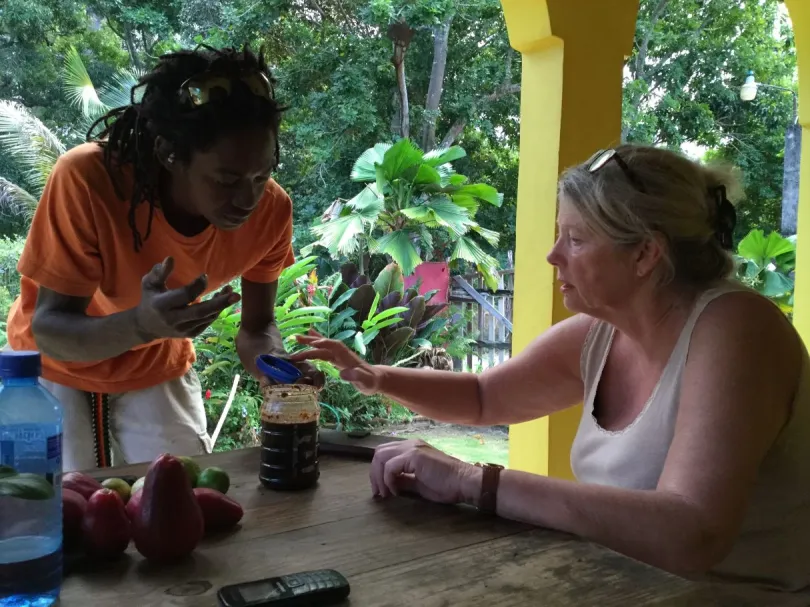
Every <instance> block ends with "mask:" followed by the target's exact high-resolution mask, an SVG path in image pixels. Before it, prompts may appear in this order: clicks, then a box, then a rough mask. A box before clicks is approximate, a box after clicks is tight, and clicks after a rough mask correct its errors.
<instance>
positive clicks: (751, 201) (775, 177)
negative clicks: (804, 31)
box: [623, 0, 796, 239]
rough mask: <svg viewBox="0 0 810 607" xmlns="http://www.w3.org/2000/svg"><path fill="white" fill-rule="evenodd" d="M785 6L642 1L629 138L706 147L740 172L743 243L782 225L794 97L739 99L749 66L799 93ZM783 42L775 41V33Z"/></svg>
mask: <svg viewBox="0 0 810 607" xmlns="http://www.w3.org/2000/svg"><path fill="white" fill-rule="evenodd" d="M779 5H780V2H779V1H778V0H761V1H758V2H739V0H712V1H711V2H704V1H703V0H669V1H666V0H664V1H661V0H642V1H641V3H640V10H639V16H638V25H637V32H636V39H635V44H634V46H633V53H632V55H631V57H630V59H629V61H628V63H627V68H628V73H629V79H628V81H627V82H626V85H625V88H624V115H623V125H624V128H623V138H624V140H626V141H631V142H632V141H635V142H643V143H656V144H661V145H667V146H673V147H679V146H681V145H683V144H685V143H687V142H691V143H695V144H698V145H701V146H705V147H706V148H708V156H709V158H710V159H713V160H723V161H727V162H729V163H731V164H733V165H735V166H737V167H739V168H740V169H741V170H742V174H743V178H744V183H743V186H744V188H745V199H744V200H742V201H740V202H739V204H738V205H737V214H738V225H737V232H736V238H737V239H739V238H741V237H742V236H744V235H745V234H747V233H748V232H749V231H750V230H752V229H754V228H758V229H762V230H765V231H771V230H774V229H779V227H780V218H781V197H782V165H783V158H782V156H783V152H784V145H785V129H786V127H787V125H788V124H790V122H791V113H792V103H793V101H792V98H791V95H790V93H787V92H781V91H774V90H764V89H763V90H761V91H760V93H759V94H758V95H757V98H756V99H755V100H754V101H752V102H743V101H741V100H740V96H739V93H740V86H741V85H742V83H743V81H744V79H745V76H746V74H747V72H748V70H753V71H754V73H755V75H756V79H757V80H758V81H760V82H765V83H770V84H777V85H783V86H786V87H789V88H794V87H795V81H794V78H795V74H796V52H795V47H794V43H793V36H792V32H791V31H790V27H789V25H788V24H787V23H786V21H784V17H783V13H781V12H780V10H779ZM775 29H776V30H777V31H779V33H780V35H779V37H774V30H775Z"/></svg>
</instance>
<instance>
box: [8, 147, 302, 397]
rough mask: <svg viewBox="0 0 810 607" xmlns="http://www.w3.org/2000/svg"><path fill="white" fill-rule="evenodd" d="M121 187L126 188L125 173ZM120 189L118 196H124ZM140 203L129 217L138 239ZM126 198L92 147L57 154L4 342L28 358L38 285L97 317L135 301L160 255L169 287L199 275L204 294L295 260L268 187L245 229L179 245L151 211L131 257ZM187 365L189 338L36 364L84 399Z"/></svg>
mask: <svg viewBox="0 0 810 607" xmlns="http://www.w3.org/2000/svg"><path fill="white" fill-rule="evenodd" d="M124 179H126V180H129V182H127V181H124V180H123V179H122V185H124V184H125V185H131V176H130V174H124ZM125 191H126V190H125ZM148 212H149V209H148V204H147V203H143V204H141V205H139V206H138V209H137V224H138V229H139V231H140V233H141V235H142V236H145V234H146V224H147V218H148ZM128 214H129V200H128V199H127V200H121V199H120V198H119V197H118V195H117V194H116V192H115V188H114V185H113V181H112V180H111V178H110V176H109V174H108V173H107V169H106V168H105V167H104V164H103V150H102V149H101V147H100V146H99V145H98V144H96V143H86V144H82V145H79V146H77V147H75V148H73V149H71V150H70V151H68V152H67V153H66V154H63V155H62V156H61V157H60V158H59V160H58V161H57V163H56V166H55V167H54V169H53V172H52V173H51V176H50V178H49V180H48V183H47V184H46V186H45V190H44V192H43V194H42V198H41V200H40V203H39V206H38V207H37V211H36V214H35V216H34V220H33V223H32V225H31V229H30V231H29V233H28V238H27V241H26V243H25V248H24V249H23V253H22V257H21V258H20V261H19V264H18V269H19V271H20V274H21V275H22V280H21V292H20V297H19V298H18V299H17V300H16V301H15V302H14V304H13V305H12V307H11V310H10V312H9V318H8V340H9V344H10V346H11V347H12V348H13V349H15V350H36V349H37V346H36V342H35V341H34V336H33V333H32V330H31V319H32V317H33V313H34V305H35V303H36V299H37V291H38V288H39V286H40V285H41V286H43V287H46V288H48V289H51V290H53V291H57V292H59V293H62V294H64V295H70V296H75V297H92V299H91V302H90V305H89V307H88V309H87V314H88V315H90V316H105V315H109V314H113V313H116V312H121V311H124V310H128V309H130V308H132V307H134V306H136V305H137V304H138V302H139V301H140V298H141V278H142V277H143V276H144V275H145V274H147V273H148V272H149V270H150V269H151V268H152V267H153V266H154V265H155V264H157V263H160V262H161V261H163V260H164V259H165V258H166V257H168V256H172V257H174V261H175V267H174V271H173V272H172V274H171V276H169V279H168V281H167V285H166V286H167V287H168V288H169V289H173V288H176V287H180V286H182V285H185V284H188V283H189V282H191V281H192V280H194V279H195V278H196V277H197V276H199V275H200V274H202V273H203V272H205V273H207V274H208V289H207V291H206V293H211V292H213V291H216V290H218V289H220V288H221V287H222V286H224V285H225V284H227V283H228V282H230V281H231V280H233V279H234V278H237V277H240V276H241V277H244V278H246V279H247V280H250V281H252V282H259V283H267V282H273V281H275V280H276V279H277V278H278V277H279V275H280V274H281V272H282V270H283V269H284V268H286V267H287V266H289V265H291V264H292V263H293V262H294V257H293V250H292V230H293V226H292V202H291V200H290V197H289V196H288V195H287V193H286V192H285V191H284V190H283V189H282V188H281V186H279V185H278V184H277V183H276V182H275V181H273V180H270V181H268V183H267V187H266V189H265V194H264V197H263V198H262V200H261V201H260V203H259V206H258V207H257V209H256V211H255V212H254V213H253V215H251V216H250V218H249V219H248V220H247V222H246V223H245V224H244V225H242V226H241V227H239V228H238V229H236V230H234V231H223V230H218V229H216V228H214V227H213V226H209V227H208V228H206V229H205V230H204V231H203V232H202V233H200V234H198V235H196V236H191V237H185V236H182V235H181V234H179V233H178V232H176V231H175V230H174V229H173V228H172V227H171V226H170V225H169V224H168V222H167V221H166V219H165V218H164V216H163V214H162V213H161V211H160V209H156V210H155V214H154V219H153V221H152V231H151V234H150V236H149V238H148V239H147V240H146V241H145V242H144V243H143V246H142V247H141V251H140V252H138V253H136V252H135V249H134V246H133V239H132V231H131V230H130V227H129V221H128ZM194 360H195V352H194V348H193V346H192V343H191V340H189V339H161V340H157V341H154V342H150V343H148V344H145V345H143V346H139V347H137V348H134V349H133V350H130V351H128V352H125V353H123V354H121V355H119V356H117V357H115V358H112V359H109V360H102V361H97V362H63V361H57V360H53V359H50V358H49V357H46V356H43V357H42V367H43V377H45V379H48V380H50V381H53V382H56V383H59V384H62V385H64V386H69V387H71V388H76V389H79V390H84V391H88V392H104V393H107V394H115V393H120V392H128V391H132V390H140V389H143V388H148V387H151V386H155V385H157V384H160V383H162V382H164V381H167V380H170V379H174V378H177V377H181V376H182V375H183V374H185V373H186V372H187V371H188V369H189V368H190V367H191V365H192V363H193V362H194Z"/></svg>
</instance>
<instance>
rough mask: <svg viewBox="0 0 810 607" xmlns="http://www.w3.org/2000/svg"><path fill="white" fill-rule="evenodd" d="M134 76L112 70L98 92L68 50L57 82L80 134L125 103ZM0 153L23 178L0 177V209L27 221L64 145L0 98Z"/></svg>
mask: <svg viewBox="0 0 810 607" xmlns="http://www.w3.org/2000/svg"><path fill="white" fill-rule="evenodd" d="M138 77H139V72H138V71H137V70H130V69H122V70H118V72H116V74H115V75H114V77H113V78H112V80H111V82H110V83H108V84H107V85H106V86H105V87H104V88H102V89H101V92H100V93H99V92H97V91H96V88H95V86H94V85H93V82H92V80H91V79H90V75H89V74H88V73H87V68H86V67H85V65H84V62H83V61H82V58H81V56H80V55H79V53H78V52H77V51H76V49H75V48H73V47H71V48H70V49H69V50H68V52H67V53H66V55H65V62H64V66H63V70H62V83H63V88H64V92H65V94H66V96H67V98H68V100H69V101H70V102H71V103H73V104H75V105H76V106H78V107H79V108H80V109H81V112H82V116H83V117H84V122H83V125H84V127H85V128H84V129H83V132H86V131H87V129H89V127H90V125H91V124H92V123H93V122H94V121H95V119H96V118H98V117H99V116H101V115H103V114H104V113H105V112H107V111H108V110H110V109H111V108H113V107H118V106H120V105H126V104H128V103H130V90H131V89H132V87H133V86H134V85H135V84H136V83H137V80H138ZM0 150H2V151H3V152H4V153H5V154H7V155H8V156H9V157H10V159H11V160H12V161H13V162H15V163H16V164H17V166H18V167H19V168H20V169H22V171H23V175H24V180H25V183H24V184H17V183H13V182H11V181H10V180H8V179H5V178H3V177H0V209H3V210H4V211H6V212H8V213H10V214H12V215H22V216H23V217H24V218H25V219H26V221H30V219H31V218H32V217H33V215H34V211H35V210H36V207H37V204H38V202H39V197H40V196H41V195H42V190H43V189H44V188H45V183H46V182H47V181H48V177H49V176H50V174H51V171H52V170H53V167H54V165H55V164H56V160H57V159H58V158H59V157H60V156H61V155H62V154H64V153H65V151H66V146H65V144H64V142H63V141H62V139H61V138H60V137H59V135H57V134H56V133H55V132H54V131H52V130H51V129H49V128H48V127H47V126H46V125H45V124H44V123H43V122H42V121H41V120H40V119H39V118H37V116H36V115H35V114H34V113H33V112H32V111H31V110H30V109H29V108H27V107H25V106H24V105H22V104H20V103H17V102H16V101H7V100H0Z"/></svg>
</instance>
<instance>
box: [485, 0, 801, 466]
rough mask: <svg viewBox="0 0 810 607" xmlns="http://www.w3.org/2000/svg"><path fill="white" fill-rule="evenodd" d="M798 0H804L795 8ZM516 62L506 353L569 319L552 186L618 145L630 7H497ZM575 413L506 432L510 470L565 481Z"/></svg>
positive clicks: (532, 2) (616, 0) (517, 0)
mask: <svg viewBox="0 0 810 607" xmlns="http://www.w3.org/2000/svg"><path fill="white" fill-rule="evenodd" d="M799 1H801V2H803V1H805V0H799ZM501 3H502V5H503V9H504V14H505V17H506V24H507V28H508V30H509V40H510V43H511V45H512V47H513V48H515V50H517V51H519V52H520V53H521V55H522V59H523V61H522V63H523V73H522V86H521V110H520V120H521V127H520V173H519V179H518V203H517V245H516V255H515V307H514V324H515V331H514V334H513V338H512V348H513V352H514V353H515V354H517V353H519V352H520V351H521V350H522V349H523V348H525V347H526V346H527V345H528V344H529V343H530V342H531V341H532V340H533V339H534V338H535V337H536V336H537V335H539V334H540V333H542V332H543V331H545V330H546V329H547V328H549V327H550V326H551V325H552V324H553V323H555V322H559V321H560V320H563V319H564V318H566V317H567V315H568V312H567V311H566V309H565V307H564V306H563V303H562V297H561V295H560V293H559V290H558V289H557V285H556V283H555V277H554V271H553V268H552V267H551V266H550V265H548V264H547V263H546V261H545V256H546V254H547V253H548V251H549V250H550V249H551V247H552V245H553V243H554V240H555V238H556V217H557V202H556V198H557V197H556V183H557V177H558V175H559V173H560V172H561V171H562V170H563V169H565V168H566V167H568V166H570V165H572V164H576V163H578V162H582V161H584V160H586V159H587V158H588V157H589V156H590V155H591V154H592V153H593V152H595V151H596V150H598V149H600V148H605V147H610V146H613V145H616V144H617V143H618V142H619V139H620V134H621V112H622V69H623V66H624V61H625V57H626V56H628V55H629V54H630V51H631V48H632V43H633V36H634V34H635V28H636V14H637V12H638V0H610V1H609V2H608V1H606V0H501ZM580 413H581V407H576V408H575V409H572V410H569V411H564V412H562V413H557V414H554V415H551V416H548V417H545V418H543V419H538V420H535V421H532V422H528V423H524V424H518V425H515V426H513V427H512V428H510V435H509V465H510V467H512V468H515V469H519V470H526V471H529V472H535V473H539V474H548V475H551V476H558V477H563V478H571V476H572V475H571V468H570V464H569V462H570V459H569V452H570V448H571V442H572V440H573V438H574V434H575V433H576V429H577V425H578V423H579V416H580Z"/></svg>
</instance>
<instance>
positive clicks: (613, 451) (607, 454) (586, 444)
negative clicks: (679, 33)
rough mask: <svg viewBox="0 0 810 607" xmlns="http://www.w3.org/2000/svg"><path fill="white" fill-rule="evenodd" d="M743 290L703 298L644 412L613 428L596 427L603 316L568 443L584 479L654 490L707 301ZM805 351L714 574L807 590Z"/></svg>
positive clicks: (809, 371) (588, 349)
mask: <svg viewBox="0 0 810 607" xmlns="http://www.w3.org/2000/svg"><path fill="white" fill-rule="evenodd" d="M742 290H748V289H747V288H746V287H744V286H742V285H741V284H739V283H736V282H733V281H728V282H724V283H722V284H721V285H720V286H718V287H716V288H713V289H711V290H708V291H706V292H704V293H703V294H702V295H701V296H700V297H699V298H698V300H697V302H696V303H695V307H694V309H693V310H692V312H691V314H690V315H689V318H688V319H687V321H686V324H685V325H684V328H683V330H682V332H681V335H680V337H679V339H678V341H677V342H676V344H675V347H674V349H673V351H672V354H671V356H670V359H669V362H668V363H667V365H666V367H665V368H664V371H663V372H662V374H661V377H660V378H659V380H658V383H657V384H656V386H655V388H654V389H653V392H652V395H651V396H650V398H649V400H648V401H647V402H646V404H645V405H644V408H643V409H642V411H641V413H640V414H639V415H638V417H637V418H636V419H635V420H634V421H633V422H632V423H631V424H630V425H629V426H628V427H626V428H624V429H623V430H619V431H615V432H614V431H608V430H605V429H603V428H602V427H601V426H599V424H598V423H597V421H596V418H595V417H594V415H593V402H594V396H595V394H596V388H597V385H598V384H599V378H600V376H601V374H602V369H603V368H604V365H605V361H606V360H607V355H608V352H609V350H610V346H611V342H612V340H613V335H614V331H615V329H614V328H613V327H612V326H611V325H609V324H608V323H606V322H602V321H596V322H595V323H594V324H593V326H592V327H591V330H590V332H589V333H588V337H587V339H586V340H585V344H584V346H583V349H582V358H581V372H582V380H583V383H584V385H585V395H584V396H585V398H584V404H583V412H582V419H581V420H580V425H579V429H578V431H577V435H576V438H575V439H574V443H573V446H572V449H571V466H572V469H573V472H574V474H575V476H576V477H577V479H578V480H579V481H581V482H585V483H595V484H602V485H610V486H614V487H624V488H627V489H647V490H650V489H655V488H656V486H657V484H658V479H659V477H660V476H661V471H662V470H663V467H664V461H665V459H666V457H667V452H668V451H669V446H670V444H671V443H672V437H673V434H674V431H675V419H676V416H677V414H678V402H679V399H680V391H681V376H682V375H683V369H684V366H685V364H686V356H687V353H688V351H689V342H690V339H691V337H692V330H693V329H694V326H695V323H696V322H697V319H698V317H699V316H700V314H701V313H702V312H703V310H704V309H705V308H706V305H708V304H709V302H711V301H712V300H714V299H715V298H717V297H719V296H721V295H723V294H725V293H729V292H732V291H742ZM802 352H803V362H802V368H801V377H800V381H799V388H798V390H797V392H796V396H795V399H794V401H793V408H792V411H791V413H790V417H789V419H788V422H787V424H786V425H785V426H784V427H783V428H782V430H781V432H780V434H779V435H778V437H777V439H776V441H775V443H774V444H773V445H772V446H771V449H770V450H769V451H768V453H767V455H766V457H765V460H764V461H763V462H762V466H761V468H760V472H759V476H758V478H757V482H756V485H755V487H754V491H753V494H752V496H751V500H750V504H749V509H748V513H747V515H746V518H745V521H744V523H743V527H742V531H741V533H740V536H739V538H738V539H737V542H736V543H735V545H734V547H733V549H732V551H731V553H730V554H729V555H728V556H727V557H726V558H725V559H724V560H723V561H722V562H721V563H720V564H719V565H718V566H717V567H715V568H714V570H713V571H712V572H710V575H709V576H708V577H709V578H715V579H717V578H722V579H727V580H733V581H740V582H749V583H755V584H758V585H762V586H765V587H768V588H773V589H778V590H785V591H799V590H805V591H807V592H810V358H808V354H807V350H806V348H805V347H804V346H802ZM808 604H810V603H808Z"/></svg>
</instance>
